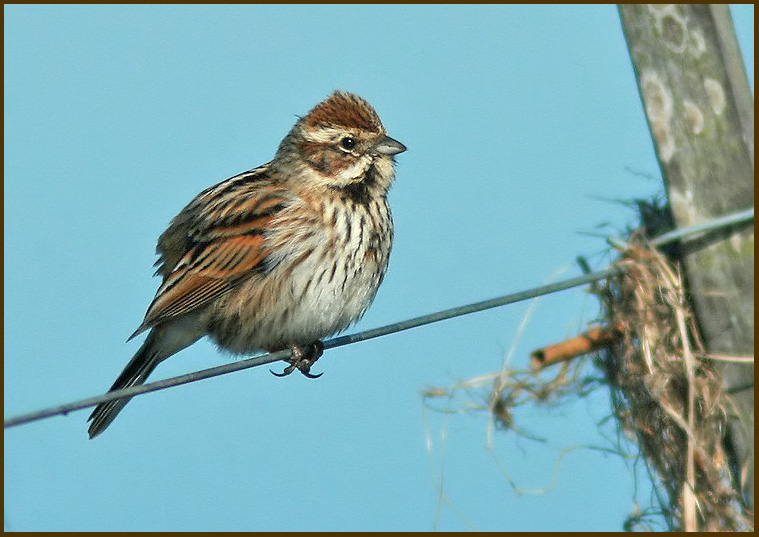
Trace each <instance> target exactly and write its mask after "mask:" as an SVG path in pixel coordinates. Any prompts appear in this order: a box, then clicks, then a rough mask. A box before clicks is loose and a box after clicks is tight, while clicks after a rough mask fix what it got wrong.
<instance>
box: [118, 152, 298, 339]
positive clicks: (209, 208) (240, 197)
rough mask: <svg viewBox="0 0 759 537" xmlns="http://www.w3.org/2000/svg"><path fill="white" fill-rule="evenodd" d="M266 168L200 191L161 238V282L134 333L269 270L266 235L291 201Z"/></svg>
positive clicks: (198, 304) (197, 306) (172, 316)
mask: <svg viewBox="0 0 759 537" xmlns="http://www.w3.org/2000/svg"><path fill="white" fill-rule="evenodd" d="M262 170H263V172H265V171H266V170H265V167H264V168H258V169H256V170H253V171H251V172H249V173H247V174H241V175H238V176H235V177H232V178H231V179H228V180H226V181H224V182H222V183H219V184H218V185H215V186H213V187H211V188H209V189H208V190H206V191H204V192H202V193H201V194H200V195H198V197H197V198H195V199H194V200H193V201H192V202H191V203H190V204H189V205H188V206H187V207H185V209H184V210H183V211H182V212H181V213H180V214H179V215H178V216H177V217H176V218H175V219H174V221H172V224H171V225H170V226H169V228H168V229H167V230H166V231H165V232H164V233H163V234H162V235H161V237H160V238H159V240H158V248H157V251H158V253H159V255H160V259H159V262H158V263H157V264H158V265H159V268H158V271H157V274H161V275H163V277H164V279H163V283H162V284H161V286H160V287H159V289H158V292H157V293H156V296H155V298H154V299H153V302H152V303H151V304H150V307H149V308H148V311H147V313H146V314H145V319H144V321H143V322H142V324H141V325H140V327H139V328H138V329H137V331H136V332H135V333H134V334H133V335H132V337H134V336H136V335H137V334H139V333H140V332H142V331H144V330H147V329H148V328H151V327H153V326H155V325H157V324H159V323H161V322H164V321H166V320H169V319H172V318H176V317H179V316H180V315H184V314H186V313H188V312H190V311H193V310H195V309H196V308H199V307H201V306H203V305H206V304H208V303H209V302H211V301H212V300H214V299H216V298H218V297H220V296H222V295H223V294H225V293H227V292H229V291H230V290H232V289H233V288H234V287H235V286H236V285H238V284H239V283H240V282H242V281H244V280H245V279H246V278H248V277H249V276H251V275H252V274H255V273H257V272H258V273H261V272H266V271H267V270H269V269H270V267H268V266H267V263H265V261H266V258H267V256H268V255H269V254H270V252H269V251H268V249H267V246H266V242H265V239H266V233H267V229H268V227H269V226H270V224H271V221H272V219H273V218H274V217H275V215H277V214H278V213H279V212H280V211H281V210H282V209H284V208H285V207H286V206H287V205H288V204H289V203H290V197H289V196H288V195H287V193H286V192H285V191H283V190H282V189H281V188H279V187H277V186H276V185H274V184H272V183H271V182H269V181H267V180H266V176H265V173H262Z"/></svg>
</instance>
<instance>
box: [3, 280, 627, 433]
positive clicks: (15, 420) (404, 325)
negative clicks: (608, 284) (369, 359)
mask: <svg viewBox="0 0 759 537" xmlns="http://www.w3.org/2000/svg"><path fill="white" fill-rule="evenodd" d="M619 272H621V269H619V268H617V267H612V268H608V269H605V270H602V271H599V272H594V273H592V274H588V275H586V276H579V277H577V278H571V279H569V280H564V281H561V282H556V283H553V284H550V285H544V286H542V287H536V288H534V289H529V290H527V291H521V292H518V293H513V294H510V295H504V296H501V297H498V298H493V299H491V300H485V301H483V302H476V303H474V304H468V305H466V306H459V307H456V308H451V309H447V310H444V311H439V312H436V313H431V314H429V315H423V316H421V317H415V318H414V319H408V320H406V321H401V322H398V323H393V324H388V325H386V326H382V327H379V328H374V329H371V330H365V331H363V332H358V333H356V334H349V335H346V336H340V337H336V338H332V339H328V340H326V341H324V348H325V349H331V348H334V347H342V346H344V345H349V344H351V343H358V342H359V341H366V340H367V339H373V338H377V337H380V336H385V335H388V334H393V333H395V332H400V331H402V330H409V329H411V328H416V327H418V326H424V325H425V324H431V323H436V322H438V321H443V320H445V319H451V318H453V317H460V316H462V315H467V314H470V313H474V312H477V311H483V310H487V309H491V308H496V307H498V306H504V305H506V304H512V303H514V302H520V301H522V300H527V299H529V298H534V297H537V296H541V295H547V294H550V293H555V292H557V291H563V290H564V289H570V288H572V287H577V286H580V285H584V284H586V283H591V282H595V281H598V280H602V279H604V278H607V277H609V276H611V275H613V274H618V273H619ZM290 357H291V351H290V350H282V351H277V352H273V353H270V354H264V355H262V356H254V357H253V358H248V359H246V360H240V361H238V362H233V363H229V364H224V365H220V366H216V367H212V368H209V369H204V370H202V371H196V372H194V373H188V374H186V375H180V376H178V377H171V378H168V379H165V380H159V381H157V382H151V383H149V384H143V385H141V386H132V387H130V388H126V389H123V390H114V391H112V392H108V393H106V394H103V395H99V396H97V397H90V398H88V399H81V400H79V401H75V402H73V403H68V404H65V405H60V406H55V407H50V408H45V409H43V410H39V411H36V412H30V413H28V414H23V415H19V416H15V417H12V418H8V419H6V420H5V421H4V422H3V427H4V428H6V429H7V428H8V427H13V426H15V425H21V424H22V423H29V422H31V421H36V420H40V419H43V418H48V417H51V416H57V415H65V414H68V413H69V412H72V411H74V410H79V409H82V408H87V407H91V406H95V405H98V404H100V403H104V402H106V401H111V400H113V399H120V398H122V397H131V396H134V395H139V394H143V393H148V392H154V391H157V390H163V389H165V388H170V387H172V386H179V385H181V384H187V383H188V382H195V381H196V380H201V379H206V378H211V377H217V376H219V375H225V374H227V373H232V372H234V371H240V370H242V369H248V368H251V367H256V366H260V365H264V364H269V363H272V362H276V361H278V360H286V359H288V358H290Z"/></svg>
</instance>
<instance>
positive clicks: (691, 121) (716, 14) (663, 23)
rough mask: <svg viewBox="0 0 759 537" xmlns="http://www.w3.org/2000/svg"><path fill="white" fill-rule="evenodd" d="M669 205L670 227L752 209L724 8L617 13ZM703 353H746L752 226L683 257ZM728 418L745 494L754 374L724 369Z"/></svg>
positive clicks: (746, 105)
mask: <svg viewBox="0 0 759 537" xmlns="http://www.w3.org/2000/svg"><path fill="white" fill-rule="evenodd" d="M619 12H620V17H621V20H622V27H623V29H624V33H625V38H626V39H627V46H628V49H629V52H630V57H631V58H632V63H633V66H634V68H635V76H636V78H637V81H638V87H639V89H640V95H641V99H642V101H643V106H644V108H645V112H646V116H647V118H648V124H649V127H650V129H651V134H652V137H653V140H654V144H655V146H656V153H657V156H658V159H659V163H660V165H661V170H662V174H663V177H664V181H665V184H666V188H667V193H668V197H669V202H670V206H671V208H672V212H673V214H674V217H675V221H676V222H677V225H678V226H679V227H684V226H690V225H693V224H697V223H700V222H703V221H706V220H710V219H712V218H716V217H719V216H723V215H725V214H728V213H731V212H735V211H738V210H741V209H747V208H750V207H752V206H753V203H754V101H753V97H752V95H751V91H750V89H749V85H748V79H747V77H746V71H745V67H744V65H743V61H742V59H741V55H740V50H739V48H738V43H737V41H736V38H735V31H734V29H733V23H732V18H731V16H730V11H729V8H728V6H726V5H708V4H698V5H697V4H688V5H680V4H678V5H662V4H655V5H653V4H649V5H620V6H619ZM683 261H684V265H685V271H686V278H687V280H686V281H687V286H688V292H689V295H690V300H691V302H692V305H693V307H694V310H695V313H696V317H697V319H698V323H699V326H700V329H701V333H702V336H703V338H704V344H705V345H706V348H707V351H708V352H709V353H713V354H721V355H743V356H745V355H748V356H753V353H754V232H753V226H749V227H747V226H744V227H743V228H741V229H740V230H735V229H732V230H729V231H723V232H719V233H713V234H712V235H711V236H709V237H705V238H704V239H703V240H700V241H698V244H695V245H693V244H691V245H689V246H687V247H686V248H685V249H684V258H683ZM724 376H725V382H726V385H727V388H728V389H729V390H730V391H731V392H733V398H734V400H735V403H736V405H735V412H734V415H733V416H731V419H730V423H729V427H728V431H727V433H726V436H725V446H726V451H727V452H728V454H729V455H730V456H731V458H732V459H733V461H732V463H733V464H732V465H731V466H732V470H733V473H734V474H737V475H734V477H735V478H736V479H735V481H736V483H737V486H738V487H740V488H741V489H742V490H741V492H742V494H743V497H744V500H745V502H746V505H747V506H748V508H749V510H751V511H753V495H754V483H753V475H754V462H753V460H754V388H753V381H754V367H753V363H751V364H749V365H745V364H743V365H742V364H729V365H727V366H725V369H724Z"/></svg>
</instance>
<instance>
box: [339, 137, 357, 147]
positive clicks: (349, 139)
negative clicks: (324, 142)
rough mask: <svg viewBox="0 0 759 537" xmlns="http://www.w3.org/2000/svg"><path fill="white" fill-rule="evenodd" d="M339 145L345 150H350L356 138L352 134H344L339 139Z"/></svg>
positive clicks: (354, 144) (354, 145)
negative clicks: (343, 136)
mask: <svg viewBox="0 0 759 537" xmlns="http://www.w3.org/2000/svg"><path fill="white" fill-rule="evenodd" d="M340 147H342V148H343V149H345V150H346V151H350V150H351V149H353V148H354V147H356V139H355V138H354V137H353V136H346V137H345V138H343V139H342V140H340Z"/></svg>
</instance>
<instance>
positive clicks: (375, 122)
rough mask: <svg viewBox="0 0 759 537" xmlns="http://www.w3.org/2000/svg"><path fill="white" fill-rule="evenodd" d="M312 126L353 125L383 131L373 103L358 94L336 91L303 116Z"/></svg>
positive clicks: (353, 126)
mask: <svg viewBox="0 0 759 537" xmlns="http://www.w3.org/2000/svg"><path fill="white" fill-rule="evenodd" d="M303 123H304V124H305V125H306V126H307V127H310V128H315V127H322V126H339V127H351V128H358V129H362V130H367V131H371V132H382V130H383V127H382V122H381V121H380V118H379V116H378V115H377V112H375V111H374V108H372V105H370V104H369V103H368V102H366V101H365V100H364V99H362V98H361V97H359V96H358V95H354V94H352V93H348V92H345V91H336V92H335V93H333V94H332V95H330V96H329V97H327V98H326V99H324V100H323V101H322V102H320V103H319V104H317V105H316V106H314V107H313V109H311V111H310V112H309V113H308V115H306V117H304V118H303Z"/></svg>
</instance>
